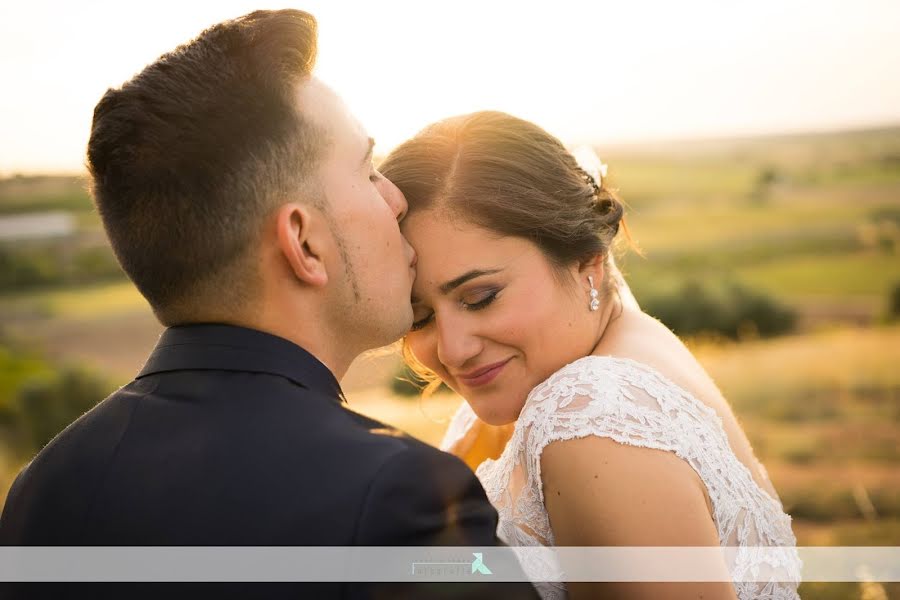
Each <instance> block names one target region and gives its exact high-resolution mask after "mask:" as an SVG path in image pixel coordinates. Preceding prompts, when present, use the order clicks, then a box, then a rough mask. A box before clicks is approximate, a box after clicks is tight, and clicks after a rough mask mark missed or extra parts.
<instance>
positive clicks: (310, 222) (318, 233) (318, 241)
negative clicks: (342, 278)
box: [276, 203, 330, 287]
mask: <svg viewBox="0 0 900 600" xmlns="http://www.w3.org/2000/svg"><path fill="white" fill-rule="evenodd" d="M276 228H277V231H278V247H279V248H280V250H281V253H282V254H283V255H284V258H285V259H286V260H287V263H288V265H290V268H291V270H292V271H293V273H294V276H295V277H297V279H299V280H300V281H302V282H304V283H306V284H308V285H311V286H316V287H321V286H324V285H325V284H326V283H328V272H327V270H326V269H325V262H324V260H323V252H324V250H325V243H326V239H327V235H326V233H327V232H329V231H330V229H329V228H328V226H327V223H325V220H324V218H323V217H322V216H321V214H320V213H318V211H314V210H310V208H309V207H307V206H304V205H302V204H296V203H289V204H285V205H283V206H281V208H279V209H278V216H277V219H276Z"/></svg>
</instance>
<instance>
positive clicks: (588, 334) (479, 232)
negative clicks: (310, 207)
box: [402, 210, 594, 425]
mask: <svg viewBox="0 0 900 600" xmlns="http://www.w3.org/2000/svg"><path fill="white" fill-rule="evenodd" d="M402 230H403V233H404V235H405V236H406V238H407V239H408V240H409V242H410V244H412V246H413V248H415V250H416V252H417V253H418V263H417V276H416V281H415V284H414V285H413V289H412V303H413V319H414V323H413V327H412V330H411V331H410V333H409V334H408V335H407V338H406V340H407V343H408V345H409V348H410V350H412V352H413V354H415V356H416V358H417V359H419V361H421V362H422V363H423V364H424V365H425V366H427V367H428V368H429V369H431V370H432V371H433V372H435V373H436V374H437V375H438V376H439V377H440V378H441V379H442V380H443V381H444V382H445V383H446V384H447V385H448V386H449V387H450V388H451V389H453V390H454V391H456V392H457V393H458V394H460V395H461V396H462V397H463V398H465V399H466V400H467V401H468V402H469V404H470V405H471V406H472V409H473V410H474V411H475V413H476V414H477V415H478V416H479V417H480V418H481V419H482V420H483V421H486V422H487V423H490V424H492V425H501V424H505V423H510V422H512V421H514V420H516V418H518V416H519V412H520V411H521V410H522V406H523V405H524V403H525V399H526V397H527V395H528V392H530V391H531V390H532V388H534V387H535V386H536V385H537V384H539V383H541V382H542V381H544V380H545V379H546V378H547V377H549V376H550V375H551V374H553V372H554V371H556V370H558V369H559V368H561V367H563V366H564V365H566V364H568V363H570V362H572V361H574V360H576V359H578V358H580V357H582V356H584V355H585V354H587V353H589V352H590V350H591V348H592V347H593V340H592V331H593V329H594V328H593V327H591V322H590V318H589V315H590V312H589V310H588V303H589V300H590V298H589V296H588V295H587V293H586V292H585V293H584V294H582V289H581V286H580V285H579V284H578V283H577V281H578V277H579V274H578V270H577V268H576V267H573V268H572V269H571V270H568V271H567V272H566V273H565V274H564V276H565V277H571V281H572V283H571V285H565V284H563V283H561V282H560V279H561V278H560V277H559V276H557V275H556V274H555V272H554V270H553V266H552V265H551V264H550V262H549V261H548V260H547V258H546V257H545V256H544V255H543V254H542V253H541V251H540V249H539V248H538V247H537V246H536V245H535V244H534V243H532V242H530V241H528V240H525V239H522V238H516V237H502V236H499V235H497V234H495V233H493V232H490V231H487V230H485V229H482V228H480V227H476V226H473V225H469V224H466V223H462V222H459V221H457V220H449V219H448V218H446V216H445V215H444V214H439V213H436V212H435V211H430V210H429V211H424V212H416V213H413V214H412V215H410V216H408V217H407V218H406V219H405V220H404V222H403V224H402Z"/></svg>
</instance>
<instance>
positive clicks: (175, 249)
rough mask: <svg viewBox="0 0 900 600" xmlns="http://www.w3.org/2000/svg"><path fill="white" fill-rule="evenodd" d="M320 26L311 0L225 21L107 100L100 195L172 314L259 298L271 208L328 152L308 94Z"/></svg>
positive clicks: (143, 275)
mask: <svg viewBox="0 0 900 600" xmlns="http://www.w3.org/2000/svg"><path fill="white" fill-rule="evenodd" d="M316 37H317V25H316V20H315V18H314V17H313V16H312V15H310V14H308V13H305V12H302V11H299V10H279V11H256V12H253V13H251V14H248V15H245V16H242V17H239V18H237V19H233V20H230V21H225V22H223V23H219V24H217V25H214V26H212V27H210V28H209V29H207V30H205V31H204V32H203V33H201V34H200V35H199V36H198V37H197V38H196V39H194V40H192V41H191V42H188V43H187V44H184V45H182V46H180V47H178V48H176V49H175V50H173V51H172V52H169V53H167V54H164V55H163V56H162V57H160V58H159V59H158V60H157V61H156V62H154V63H153V64H151V65H149V66H147V67H146V68H145V69H144V70H143V71H141V72H140V73H139V74H138V75H136V76H135V77H134V78H132V79H131V80H130V81H128V82H126V83H125V84H123V85H122V86H121V87H120V88H118V89H110V90H108V91H107V92H106V94H104V96H103V98H101V100H100V102H99V103H98V104H97V106H96V108H95V109H94V119H93V125H92V129H91V136H90V141H89V142H88V148H87V166H88V169H89V170H90V173H91V177H92V192H93V196H94V201H95V203H96V205H97V208H98V211H99V213H100V216H101V217H102V219H103V224H104V227H105V229H106V232H107V235H108V236H109V240H110V243H111V245H112V247H113V250H114V251H115V253H116V257H117V258H118V260H119V262H120V263H121V265H122V268H123V269H124V270H125V272H126V273H127V274H128V276H129V277H130V278H131V280H132V281H133V282H134V283H135V285H136V286H137V288H138V289H139V290H140V292H141V293H142V294H143V295H144V297H145V298H146V299H147V300H148V302H149V303H150V305H151V306H152V307H153V310H154V312H155V313H156V315H157V317H159V319H160V321H162V322H163V323H164V324H166V325H172V324H177V323H180V322H190V321H196V320H203V319H209V318H210V317H211V316H212V317H213V318H215V317H216V316H220V315H227V314H229V311H235V310H241V309H242V308H244V307H245V306H246V303H247V301H248V300H249V298H250V295H251V294H252V290H253V289H254V287H255V283H256V280H255V278H256V277H258V275H257V274H256V272H255V270H254V260H253V259H254V258H255V252H252V251H251V250H252V243H251V242H252V241H253V240H255V239H257V236H258V232H259V229H260V225H261V223H262V219H263V218H264V217H265V216H266V215H267V214H268V212H269V211H270V210H271V209H272V208H274V206H276V202H278V201H279V199H283V198H284V196H285V195H288V194H296V192H297V190H298V189H300V188H301V186H304V185H306V184H308V183H309V179H310V175H311V173H313V169H314V166H315V165H316V163H317V161H318V158H319V157H320V156H321V154H322V151H323V146H324V141H323V137H324V136H323V135H322V134H321V132H319V131H318V130H317V128H315V127H314V126H313V125H312V124H311V123H309V122H308V121H307V120H305V119H304V118H303V115H302V114H301V113H300V112H299V110H298V106H297V101H296V99H295V95H296V86H297V84H298V83H299V82H300V81H302V80H303V79H305V78H308V77H309V76H310V74H311V72H312V69H313V66H314V64H315V59H316V48H317V41H316ZM214 311H219V312H218V313H216V312H214Z"/></svg>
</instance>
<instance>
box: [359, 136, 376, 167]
mask: <svg viewBox="0 0 900 600" xmlns="http://www.w3.org/2000/svg"><path fill="white" fill-rule="evenodd" d="M373 148H375V139H374V138H369V148H368V149H367V150H366V155H365V156H363V159H362V162H360V163H359V164H360V166H365V165H367V164H369V163H370V162H371V161H372V149H373Z"/></svg>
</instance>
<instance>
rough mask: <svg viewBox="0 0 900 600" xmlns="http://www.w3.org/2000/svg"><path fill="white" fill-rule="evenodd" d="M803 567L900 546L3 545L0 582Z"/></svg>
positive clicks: (827, 569)
mask: <svg viewBox="0 0 900 600" xmlns="http://www.w3.org/2000/svg"><path fill="white" fill-rule="evenodd" d="M785 561H787V563H785ZM792 561H793V562H792ZM801 564H802V567H801ZM779 565H781V567H779ZM760 566H762V567H761V568H760ZM797 571H799V580H802V581H816V582H867V581H868V582H889V581H900V547H897V546H877V547H856V546H844V547H819V546H806V547H797V548H793V547H778V548H770V547H759V548H716V547H713V548H706V547H703V548H697V547H627V548H626V547H603V548H596V547H559V548H533V547H515V548H508V547H434V546H425V547H410V546H403V547H360V546H348V547H337V546H324V547H287V546H277V547H185V546H176V547H162V546H152V547H98V546H82V547H57V546H55V547H22V546H6V547H0V582H79V581H83V582H89V581H96V582H104V581H108V582H128V581H141V582H144V581H147V582H167V581H168V582H191V581H197V582H200V581H204V582H264V581H279V582H291V581H296V582H303V581H309V582H313V581H317V582H327V581H333V582H366V581H371V582H404V581H409V582H415V581H447V582H458V581H490V580H493V581H735V582H736V581H759V582H767V581H797V580H798V578H797V577H795V575H796V574H797Z"/></svg>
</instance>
